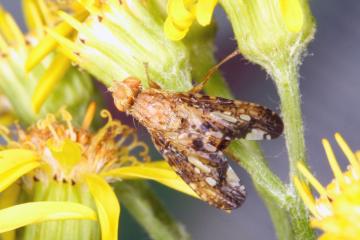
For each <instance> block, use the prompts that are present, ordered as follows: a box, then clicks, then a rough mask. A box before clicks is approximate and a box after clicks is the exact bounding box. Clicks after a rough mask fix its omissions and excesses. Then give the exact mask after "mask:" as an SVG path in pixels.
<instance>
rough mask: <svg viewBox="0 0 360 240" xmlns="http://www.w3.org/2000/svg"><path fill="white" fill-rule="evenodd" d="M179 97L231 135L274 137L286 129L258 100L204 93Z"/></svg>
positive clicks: (212, 123)
mask: <svg viewBox="0 0 360 240" xmlns="http://www.w3.org/2000/svg"><path fill="white" fill-rule="evenodd" d="M177 97H178V98H179V101H181V102H183V103H185V104H187V105H188V106H189V108H196V109H198V110H199V111H201V115H202V118H203V121H204V122H208V123H210V124H211V127H212V128H215V129H217V130H219V131H221V132H222V133H223V134H224V135H226V136H227V137H229V138H231V139H233V138H245V139H247V140H263V139H273V138H277V137H278V136H280V135H281V133H282V131H283V122H282V120H281V118H280V117H279V116H278V115H277V114H276V113H275V112H273V111H271V110H270V109H268V108H266V107H264V106H261V105H258V104H254V103H249V102H243V101H237V100H230V99H225V98H221V97H210V96H204V95H200V94H178V95H177Z"/></svg>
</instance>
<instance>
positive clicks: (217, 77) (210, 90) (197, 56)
mask: <svg viewBox="0 0 360 240" xmlns="http://www.w3.org/2000/svg"><path fill="white" fill-rule="evenodd" d="M215 32H216V27H215V25H214V24H212V25H210V26H208V27H206V28H204V27H202V26H199V25H194V26H193V27H192V30H191V32H190V34H189V35H188V36H187V37H186V38H185V45H186V46H187V47H188V49H189V51H190V64H191V66H192V71H191V76H192V78H193V79H194V80H195V81H196V82H201V81H202V80H203V79H204V77H205V76H206V74H207V73H208V71H209V69H210V68H211V67H213V66H215V64H216V63H217V61H216V59H215V56H214V54H213V53H214V51H215V47H214V43H213V41H214V38H215ZM204 90H205V92H206V93H207V94H209V95H212V96H220V97H224V98H232V97H233V96H232V94H231V91H230V90H229V87H228V85H227V82H226V81H225V80H224V78H223V76H222V75H221V72H220V70H219V71H217V72H215V73H214V75H212V77H211V79H210V80H209V82H208V83H207V84H206V85H205V88H204Z"/></svg>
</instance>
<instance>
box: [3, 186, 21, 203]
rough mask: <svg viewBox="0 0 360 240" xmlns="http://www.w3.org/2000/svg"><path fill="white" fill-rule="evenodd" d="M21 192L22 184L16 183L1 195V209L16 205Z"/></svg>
mask: <svg viewBox="0 0 360 240" xmlns="http://www.w3.org/2000/svg"><path fill="white" fill-rule="evenodd" d="M19 193H20V185H19V184H18V183H14V184H13V185H11V186H10V187H8V188H7V189H6V190H5V191H4V192H2V193H1V195H0V209H3V208H6V207H10V206H12V205H15V203H16V202H17V199H18V196H19Z"/></svg>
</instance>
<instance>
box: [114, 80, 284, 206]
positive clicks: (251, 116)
mask: <svg viewBox="0 0 360 240" xmlns="http://www.w3.org/2000/svg"><path fill="white" fill-rule="evenodd" d="M202 86H203V85H198V86H196V87H195V88H194V89H193V91H191V92H189V93H174V92H168V91H164V90H160V89H159V88H149V89H142V87H141V82H140V80H138V79H137V78H133V77H130V78H127V79H125V80H123V81H121V82H117V83H115V85H114V86H113V87H112V88H111V89H110V90H111V91H112V94H113V97H114V101H115V106H116V107H117V108H118V110H120V111H123V112H126V113H127V114H129V115H131V116H133V117H134V118H135V119H137V120H138V121H139V122H140V123H141V124H142V125H143V126H145V127H146V128H147V130H148V131H149V133H150V135H151V136H152V140H153V142H154V144H155V146H156V148H157V149H158V151H159V152H160V153H161V154H162V155H163V156H164V157H165V159H166V160H167V161H168V163H169V165H170V166H171V167H172V168H173V169H174V170H175V171H176V172H177V174H178V175H179V176H180V177H181V178H182V179H183V180H184V181H185V182H186V183H187V184H188V185H189V186H190V187H191V188H192V189H193V190H194V191H195V192H196V193H197V194H198V195H199V197H200V198H201V199H203V200H204V201H206V202H208V203H209V204H210V205H213V206H215V207H217V208H220V209H224V210H231V209H234V208H237V207H239V206H240V205H241V204H242V203H243V201H244V199H245V187H244V186H243V185H241V184H240V179H239V178H238V177H237V175H236V174H235V172H234V171H233V170H232V168H231V167H230V166H229V164H228V161H227V159H226V157H225V156H224V153H223V150H224V149H225V148H226V147H227V146H228V145H229V143H230V141H231V140H233V139H236V138H244V139H247V140H262V139H273V138H276V137H278V136H279V135H281V133H282V131H283V123H282V120H281V118H280V117H279V116H278V115H277V114H276V113H274V112H272V111H271V110H269V109H267V108H265V107H263V106H260V105H257V104H254V103H249V102H242V101H237V100H229V99H224V98H221V97H209V96H205V95H200V94H198V93H194V92H198V90H200V89H201V88H202ZM194 90H195V91H194Z"/></svg>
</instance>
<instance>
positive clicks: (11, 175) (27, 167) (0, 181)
mask: <svg viewBox="0 0 360 240" xmlns="http://www.w3.org/2000/svg"><path fill="white" fill-rule="evenodd" d="M39 166H40V163H39V162H28V163H25V164H23V165H19V166H16V167H14V168H11V169H10V170H9V171H8V172H4V173H2V174H0V192H2V191H3V190H4V189H6V188H7V187H8V186H10V185H11V184H12V183H14V182H15V181H16V180H17V179H19V178H20V177H22V176H24V175H25V174H26V173H28V172H30V171H31V170H33V169H35V168H37V167H39Z"/></svg>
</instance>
